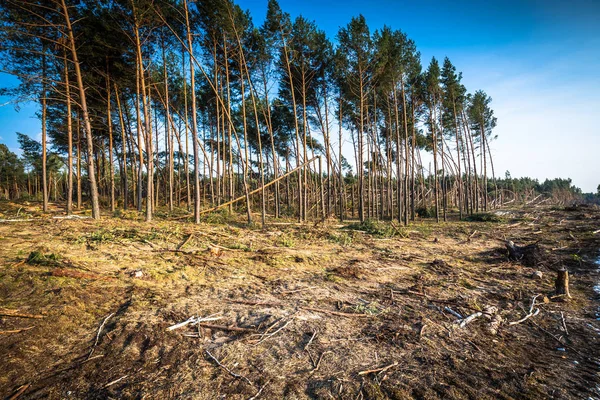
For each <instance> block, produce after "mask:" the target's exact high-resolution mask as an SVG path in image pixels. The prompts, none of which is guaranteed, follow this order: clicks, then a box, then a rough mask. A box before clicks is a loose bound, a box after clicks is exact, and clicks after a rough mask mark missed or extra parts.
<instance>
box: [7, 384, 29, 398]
mask: <svg viewBox="0 0 600 400" xmlns="http://www.w3.org/2000/svg"><path fill="white" fill-rule="evenodd" d="M29 386H31V383H26V384H25V385H23V386H21V387H20V388H19V390H17V391H16V392H15V394H13V395H12V396H10V397H9V398H8V400H15V399H16V398H18V397H19V396H21V395H22V394H23V393H25V391H26V390H27V388H29Z"/></svg>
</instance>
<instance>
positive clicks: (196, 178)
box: [183, 0, 200, 224]
mask: <svg viewBox="0 0 600 400" xmlns="http://www.w3.org/2000/svg"><path fill="white" fill-rule="evenodd" d="M183 7H184V8H185V24H186V32H187V42H188V51H189V52H190V55H192V52H193V43H192V31H191V29H190V20H189V12H188V3H187V0H184V1H183ZM190 84H191V92H192V145H193V148H194V222H195V223H196V224H199V223H200V160H199V157H198V153H199V149H198V119H197V115H196V93H195V92H196V80H195V69H194V63H193V62H191V61H190Z"/></svg>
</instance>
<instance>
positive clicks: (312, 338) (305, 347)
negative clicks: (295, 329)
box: [304, 331, 317, 351]
mask: <svg viewBox="0 0 600 400" xmlns="http://www.w3.org/2000/svg"><path fill="white" fill-rule="evenodd" d="M315 336H317V331H314V333H313V334H312V336H311V338H310V340H309V341H308V343H306V346H304V350H305V351H306V349H308V346H310V345H311V343H312V342H313V340H314V338H315Z"/></svg>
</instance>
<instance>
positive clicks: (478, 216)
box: [465, 213, 505, 222]
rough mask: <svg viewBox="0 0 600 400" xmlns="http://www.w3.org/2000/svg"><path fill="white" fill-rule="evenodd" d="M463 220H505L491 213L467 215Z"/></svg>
mask: <svg viewBox="0 0 600 400" xmlns="http://www.w3.org/2000/svg"><path fill="white" fill-rule="evenodd" d="M465 220H466V221H470V222H505V220H504V218H502V217H500V216H498V215H496V214H492V213H477V214H473V215H467V216H466V217H465Z"/></svg>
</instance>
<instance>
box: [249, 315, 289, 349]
mask: <svg viewBox="0 0 600 400" xmlns="http://www.w3.org/2000/svg"><path fill="white" fill-rule="evenodd" d="M292 321H293V320H292V319H290V320H288V321H286V323H285V324H283V325H282V326H280V327H279V328H278V329H277V330H276V331H275V332H273V333H270V334H268V335H267V336H265V334H263V336H262V337H261V338H260V340H259V341H258V342H257V343H256V346H258V345H259V344H261V343H262V342H264V341H265V340H267V339H269V338H272V337H273V336H275V335H276V334H277V333H279V332H280V331H282V330H283V329H284V328H285V327H286V326H288V325H289V324H290V323H291V322H292Z"/></svg>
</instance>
